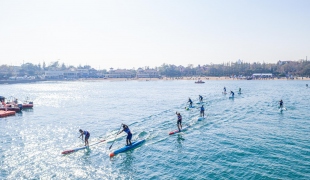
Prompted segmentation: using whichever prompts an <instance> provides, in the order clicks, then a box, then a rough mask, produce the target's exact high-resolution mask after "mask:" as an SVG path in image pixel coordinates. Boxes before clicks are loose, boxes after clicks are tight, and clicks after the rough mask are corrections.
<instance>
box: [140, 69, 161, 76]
mask: <svg viewBox="0 0 310 180" xmlns="http://www.w3.org/2000/svg"><path fill="white" fill-rule="evenodd" d="M136 77H137V78H159V77H160V75H159V72H158V71H156V70H155V69H145V70H144V69H142V68H139V69H138V70H137V74H136Z"/></svg>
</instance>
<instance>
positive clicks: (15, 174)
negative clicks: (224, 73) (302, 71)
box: [0, 80, 310, 179]
mask: <svg viewBox="0 0 310 180" xmlns="http://www.w3.org/2000/svg"><path fill="white" fill-rule="evenodd" d="M306 84H309V81H277V80H267V81H206V83H205V84H195V83H194V81H187V80H173V81H169V80H168V81H166V80H159V81H71V82H63V81H62V82H41V83H34V84H13V85H1V86H0V87H1V91H0V92H1V94H0V95H2V96H5V97H9V96H14V97H17V98H19V99H23V98H26V97H29V98H30V99H31V100H33V102H34V108H33V109H32V110H25V111H23V112H22V113H18V114H16V115H15V116H9V117H6V118H0V127H1V128H0V134H1V135H0V165H1V168H0V179H310V118H309V109H310V106H309V102H310V101H309V97H310V96H309V94H310V88H309V89H307V88H306ZM224 86H225V87H226V88H227V91H230V90H232V91H234V92H235V98H234V99H229V94H227V95H223V94H222V91H223V87H224ZM239 87H240V88H242V94H241V95H238V94H237V92H238V89H239ZM198 95H202V96H203V97H204V100H205V101H206V103H205V108H206V116H207V118H206V119H205V120H203V121H197V119H198V116H199V109H196V108H192V109H191V110H188V111H187V110H186V109H185V107H186V106H187V103H186V102H187V100H188V98H189V97H190V98H191V99H192V100H193V101H194V105H195V106H196V107H199V105H197V104H195V103H196V102H198ZM280 99H282V100H283V101H284V106H285V107H286V108H287V110H286V111H282V112H280V111H279V109H278V101H279V100H280ZM176 111H178V112H180V113H181V115H182V117H183V125H188V124H190V125H191V127H190V128H189V129H188V130H187V131H184V132H181V133H179V134H175V135H170V136H169V135H168V133H169V132H170V131H172V130H175V129H177V126H176V122H177V116H176V114H175V112H176ZM121 123H125V124H127V125H129V127H130V129H131V131H132V132H133V140H138V139H143V138H145V139H146V142H145V143H144V144H143V145H142V146H140V147H138V148H136V149H134V150H131V151H128V152H125V153H121V154H118V155H116V156H115V157H113V158H110V157H109V153H110V152H111V151H113V150H116V149H118V148H120V147H123V146H124V145H125V133H122V134H120V135H118V136H117V137H116V136H115V135H116V133H117V132H118V131H119V128H120V125H121ZM80 128H81V129H83V130H88V131H89V132H90V134H91V136H90V140H89V141H90V144H91V143H94V142H97V141H98V140H101V139H106V140H108V142H107V143H101V144H98V145H96V146H91V147H90V148H89V149H85V150H81V151H78V152H75V153H72V154H69V155H62V154H61V152H62V151H64V150H68V149H72V148H76V147H80V146H83V142H82V141H81V139H79V138H78V136H79V132H78V130H79V129H80ZM115 137H116V140H115V142H114V143H113V146H112V148H111V150H109V147H110V146H111V144H112V141H113V140H114V138H115Z"/></svg>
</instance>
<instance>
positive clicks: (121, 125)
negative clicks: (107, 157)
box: [109, 124, 123, 150]
mask: <svg viewBox="0 0 310 180" xmlns="http://www.w3.org/2000/svg"><path fill="white" fill-rule="evenodd" d="M122 125H123V124H121V127H120V129H121V128H122ZM118 132H119V131H118ZM118 132H117V134H116V136H115V138H114V140H113V142H112V144H111V146H110V147H109V150H110V149H111V148H112V146H113V144H114V142H115V139H116V137H117V135H118Z"/></svg>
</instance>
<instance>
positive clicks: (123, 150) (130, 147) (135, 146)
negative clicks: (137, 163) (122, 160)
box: [110, 139, 145, 157]
mask: <svg viewBox="0 0 310 180" xmlns="http://www.w3.org/2000/svg"><path fill="white" fill-rule="evenodd" d="M144 142H145V139H142V140H140V141H135V142H132V143H131V145H128V146H127V145H126V146H124V147H122V148H120V149H118V150H116V151H114V152H111V153H110V157H113V156H115V155H117V154H119V153H123V152H126V151H128V150H131V149H135V148H137V147H138V146H140V145H142V144H143V143H144Z"/></svg>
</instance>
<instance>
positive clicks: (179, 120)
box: [175, 112, 182, 132]
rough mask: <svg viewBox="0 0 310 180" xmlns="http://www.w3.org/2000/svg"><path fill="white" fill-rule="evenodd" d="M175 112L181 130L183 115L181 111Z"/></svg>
mask: <svg viewBox="0 0 310 180" xmlns="http://www.w3.org/2000/svg"><path fill="white" fill-rule="evenodd" d="M175 114H176V115H177V116H178V121H177V126H178V129H179V132H181V129H182V116H181V114H180V113H179V112H175Z"/></svg>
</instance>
